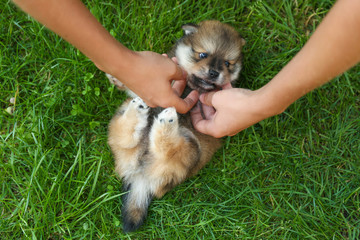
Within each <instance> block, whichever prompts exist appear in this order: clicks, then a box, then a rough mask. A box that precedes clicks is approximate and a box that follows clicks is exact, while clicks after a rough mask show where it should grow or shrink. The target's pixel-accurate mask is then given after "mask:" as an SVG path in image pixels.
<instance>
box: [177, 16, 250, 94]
mask: <svg viewBox="0 0 360 240" xmlns="http://www.w3.org/2000/svg"><path fill="white" fill-rule="evenodd" d="M182 28H183V30H184V36H183V38H182V39H180V41H179V42H178V44H177V47H176V50H175V55H176V58H177V60H178V62H179V65H180V66H181V67H183V68H184V69H185V71H186V72H187V73H188V79H187V80H188V85H189V87H191V88H192V89H196V90H198V91H199V92H207V91H211V90H214V89H217V88H221V86H223V85H224V84H226V83H229V82H232V81H235V80H236V79H237V78H238V76H239V73H240V70H241V60H242V54H241V49H242V46H243V45H244V44H245V40H244V39H243V38H242V37H241V36H240V34H239V33H238V32H237V31H236V30H235V29H233V28H232V27H230V26H229V25H226V24H223V23H220V22H218V21H204V22H201V23H200V24H199V25H193V24H186V25H184V26H183V27H182Z"/></svg>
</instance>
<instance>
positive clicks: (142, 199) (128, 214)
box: [122, 181, 153, 232]
mask: <svg viewBox="0 0 360 240" xmlns="http://www.w3.org/2000/svg"><path fill="white" fill-rule="evenodd" d="M148 184H150V183H149V182H146V181H136V182H132V183H131V184H129V185H127V186H126V187H125V188H126V189H125V190H126V191H127V193H126V194H125V195H124V197H123V207H122V215H123V229H124V232H133V231H136V230H137V229H138V228H139V227H140V226H141V225H142V224H143V223H144V220H145V218H146V216H147V211H148V208H149V205H150V203H151V200H152V198H153V195H152V194H151V192H150V188H149V187H148Z"/></svg>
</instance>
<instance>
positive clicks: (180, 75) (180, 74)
mask: <svg viewBox="0 0 360 240" xmlns="http://www.w3.org/2000/svg"><path fill="white" fill-rule="evenodd" d="M171 79H172V80H186V72H185V71H184V70H183V69H182V68H181V67H180V66H179V65H177V64H175V72H174V73H173V75H172V76H171Z"/></svg>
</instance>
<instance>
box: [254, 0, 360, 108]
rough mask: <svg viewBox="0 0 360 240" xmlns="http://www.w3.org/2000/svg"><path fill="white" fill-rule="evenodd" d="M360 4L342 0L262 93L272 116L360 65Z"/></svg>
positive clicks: (354, 1)
mask: <svg viewBox="0 0 360 240" xmlns="http://www.w3.org/2000/svg"><path fill="white" fill-rule="evenodd" d="M359 13H360V1H358V0H340V1H338V2H337V3H336V4H335V5H334V7H333V8H332V9H331V11H330V12H329V14H328V15H327V16H326V17H325V18H324V20H323V21H322V23H321V24H320V25H319V27H318V28H317V29H316V31H315V32H314V34H313V35H312V36H311V38H310V39H309V41H308V42H307V43H306V45H305V46H304V47H303V48H302V50H301V51H300V52H299V53H298V54H297V55H296V56H295V57H294V58H293V59H292V60H291V61H290V62H289V63H288V64H287V65H286V66H285V67H284V68H283V69H282V70H281V71H280V72H279V73H278V74H277V75H276V76H275V77H274V79H273V80H271V81H270V82H269V83H268V84H267V85H265V86H264V87H263V88H261V89H259V92H261V93H262V94H263V96H266V97H265V98H266V99H267V102H269V103H274V104H276V106H269V109H271V110H270V111H273V114H274V113H275V114H278V113H280V112H282V111H284V110H285V109H286V108H287V107H288V106H289V105H290V104H291V103H293V102H294V101H295V100H297V99H298V98H300V97H301V96H303V95H304V94H306V93H308V92H309V91H311V90H313V89H315V88H317V87H319V86H321V85H323V84H324V83H326V82H328V81H330V80H331V79H333V78H334V77H336V76H337V75H339V74H341V73H343V72H344V71H346V70H347V69H349V68H350V67H352V66H354V65H355V64H356V63H358V62H359V61H360V28H359V26H360V14H359Z"/></svg>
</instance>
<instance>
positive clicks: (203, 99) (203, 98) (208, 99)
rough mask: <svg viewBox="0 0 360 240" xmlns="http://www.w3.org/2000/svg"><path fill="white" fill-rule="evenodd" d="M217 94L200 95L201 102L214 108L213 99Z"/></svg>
mask: <svg viewBox="0 0 360 240" xmlns="http://www.w3.org/2000/svg"><path fill="white" fill-rule="evenodd" d="M215 93H216V92H208V93H203V94H201V95H200V98H199V99H200V102H201V103H203V104H206V105H208V106H213V104H212V99H213V96H214V94H215Z"/></svg>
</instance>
